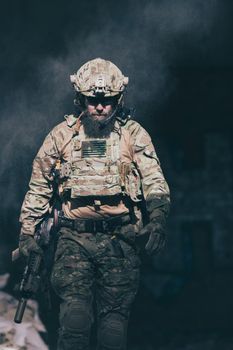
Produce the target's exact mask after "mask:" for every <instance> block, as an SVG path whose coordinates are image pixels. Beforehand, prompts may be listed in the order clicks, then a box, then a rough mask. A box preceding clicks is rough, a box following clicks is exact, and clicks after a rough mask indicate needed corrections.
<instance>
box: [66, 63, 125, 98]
mask: <svg viewBox="0 0 233 350" xmlns="http://www.w3.org/2000/svg"><path fill="white" fill-rule="evenodd" d="M70 80H71V83H72V84H73V86H74V89H75V90H76V91H77V92H78V93H81V94H82V95H85V96H91V97H96V96H98V95H102V96H104V97H111V96H117V95H120V94H122V92H123V91H124V89H125V87H126V86H127V84H128V81H129V78H127V77H125V76H124V75H123V74H122V72H121V71H120V69H119V68H118V67H117V66H116V65H115V64H113V63H112V62H110V61H106V60H104V59H102V58H96V59H94V60H91V61H88V62H87V63H85V64H84V65H83V66H81V68H80V69H79V70H78V71H77V73H76V74H73V75H71V76H70Z"/></svg>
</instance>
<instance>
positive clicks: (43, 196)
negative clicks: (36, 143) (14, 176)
mask: <svg viewBox="0 0 233 350" xmlns="http://www.w3.org/2000/svg"><path fill="white" fill-rule="evenodd" d="M58 158H59V154H58V150H57V147H56V143H55V141H54V137H53V133H52V132H50V133H49V134H48V136H47V137H46V138H45V140H44V142H43V144H42V146H41V148H40V150H39V152H38V153H37V155H36V157H35V159H34V161H33V167H32V175H31V179H30V182H29V190H28V192H27V193H26V196H25V198H24V201H23V204H22V208H21V214H20V219H19V221H20V222H21V224H22V228H21V233H24V234H29V235H34V232H35V227H36V225H37V224H38V223H40V221H41V220H42V219H43V216H44V215H45V214H46V213H47V211H48V209H49V202H50V199H51V197H52V195H53V176H52V174H51V173H52V169H53V167H54V166H55V163H56V160H57V159H58Z"/></svg>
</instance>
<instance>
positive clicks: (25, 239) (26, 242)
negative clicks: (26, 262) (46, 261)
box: [19, 234, 43, 257]
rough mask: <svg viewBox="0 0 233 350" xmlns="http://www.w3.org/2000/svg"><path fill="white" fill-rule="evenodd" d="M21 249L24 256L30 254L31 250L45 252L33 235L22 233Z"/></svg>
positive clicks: (20, 238)
mask: <svg viewBox="0 0 233 350" xmlns="http://www.w3.org/2000/svg"><path fill="white" fill-rule="evenodd" d="M19 251H20V254H22V255H24V256H26V257H27V256H29V254H30V253H31V252H35V253H38V254H43V251H42V249H41V248H40V247H39V245H38V244H37V243H36V241H35V239H34V237H33V236H31V235H26V234H21V235H20V236H19Z"/></svg>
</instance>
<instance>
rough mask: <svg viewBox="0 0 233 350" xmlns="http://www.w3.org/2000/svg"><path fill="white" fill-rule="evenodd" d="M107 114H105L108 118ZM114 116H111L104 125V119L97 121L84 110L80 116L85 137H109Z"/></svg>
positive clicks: (112, 127)
mask: <svg viewBox="0 0 233 350" xmlns="http://www.w3.org/2000/svg"><path fill="white" fill-rule="evenodd" d="M108 117H109V115H106V118H108ZM114 124H115V117H113V118H111V120H110V121H109V122H108V123H107V124H106V125H105V124H104V120H102V121H99V120H96V119H93V117H92V116H91V114H90V113H88V112H86V113H85V114H84V115H83V117H82V125H83V128H84V132H85V134H86V136H87V137H93V138H106V137H109V136H110V134H111V132H112V131H113V129H114Z"/></svg>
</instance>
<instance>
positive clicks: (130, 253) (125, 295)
mask: <svg viewBox="0 0 233 350" xmlns="http://www.w3.org/2000/svg"><path fill="white" fill-rule="evenodd" d="M59 236H60V238H59V241H58V247H57V251H56V255H55V263H54V268H53V271H52V278H51V281H52V285H53V288H54V289H55V291H56V292H57V294H58V295H59V296H60V297H61V299H62V301H63V303H62V305H61V313H60V324H61V329H60V339H59V346H58V349H67V350H68V349H77V350H78V349H88V342H89V333H90V326H91V322H92V320H93V310H92V298H93V296H92V287H93V283H94V284H95V286H96V303H97V322H98V329H99V332H100V333H99V346H100V343H102V342H104V341H105V340H106V342H107V339H105V337H103V336H102V334H101V329H102V328H103V327H102V325H105V322H106V320H108V321H109V322H110V320H111V319H112V317H113V318H114V319H115V317H117V318H118V322H119V328H120V329H124V334H122V335H121V337H120V338H121V340H119V341H122V342H125V341H126V331H125V327H126V324H127V322H128V317H129V311H130V306H131V304H132V302H133V300H134V298H135V295H136V293H137V289H138V283H139V266H140V260H139V258H138V255H137V253H136V251H135V250H134V248H132V247H131V246H130V245H129V244H127V243H125V242H123V241H121V240H118V239H117V238H116V237H115V236H110V235H109V234H104V233H101V232H98V233H96V234H92V233H84V234H79V233H78V232H77V231H73V230H71V229H68V228H64V227H63V228H62V229H61V231H60V233H59ZM70 305H73V306H72V310H74V309H75V308H76V309H77V315H76V316H75V312H73V314H72V315H73V318H75V317H76V318H77V319H76V325H77V324H81V321H82V320H83V321H85V324H86V327H87V328H85V329H80V330H79V327H78V326H76V329H75V330H74V329H73V328H72V327H70V326H69V322H68V320H67V318H68V317H69V315H67V312H68V311H67V310H70V309H71V306H70ZM83 305H84V306H85V307H83ZM70 312H71V311H70ZM88 325H89V327H88ZM73 327H75V326H73ZM104 327H105V326H104ZM118 331H119V332H120V330H119V329H118ZM122 337H123V338H124V339H123V338H122ZM64 339H65V340H64ZM122 339H123V340H122ZM109 341H110V342H111V340H109ZM115 341H116V340H115ZM115 346H116V347H114V349H118V347H117V344H115ZM110 348H111V347H109V346H108V345H107V344H102V346H100V349H110ZM119 349H125V346H122V345H121V347H119Z"/></svg>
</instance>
